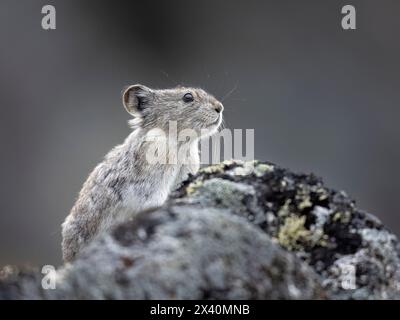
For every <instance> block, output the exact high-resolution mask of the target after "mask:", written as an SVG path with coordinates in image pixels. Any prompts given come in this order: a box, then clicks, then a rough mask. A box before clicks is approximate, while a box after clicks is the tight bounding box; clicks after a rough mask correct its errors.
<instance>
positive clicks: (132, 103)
mask: <svg viewBox="0 0 400 320" xmlns="http://www.w3.org/2000/svg"><path fill="white" fill-rule="evenodd" d="M152 95H153V90H151V89H150V88H148V87H146V86H144V85H141V84H135V85H133V86H129V87H128V88H126V89H125V90H124V93H123V96H122V102H123V104H124V107H125V109H126V111H128V112H129V113H130V114H131V115H133V116H135V117H138V116H140V115H141V112H142V111H143V109H144V108H145V107H146V104H147V103H148V102H149V101H150V99H151V97H152Z"/></svg>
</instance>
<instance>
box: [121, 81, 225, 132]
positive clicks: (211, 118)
mask: <svg viewBox="0 0 400 320" xmlns="http://www.w3.org/2000/svg"><path fill="white" fill-rule="evenodd" d="M123 103H124V106H125V109H126V110H127V111H128V112H129V113H130V114H131V115H133V116H134V117H135V118H134V119H133V120H132V121H131V123H132V124H133V125H140V126H141V127H143V128H147V129H155V128H159V129H162V130H168V128H169V125H170V122H171V121H175V122H176V124H177V129H178V132H179V131H181V130H185V129H191V130H195V131H196V132H197V133H199V134H201V135H203V136H204V135H210V134H213V133H214V132H216V131H217V130H218V127H219V126H220V124H221V122H222V111H223V109H224V107H223V105H222V103H221V102H219V101H218V100H217V99H215V98H214V97H213V96H212V95H210V94H208V93H207V92H205V91H204V90H202V89H198V88H185V87H176V88H173V89H164V90H156V89H151V88H148V87H146V86H143V85H140V84H136V85H133V86H130V87H128V88H127V89H126V90H125V91H124V94H123Z"/></svg>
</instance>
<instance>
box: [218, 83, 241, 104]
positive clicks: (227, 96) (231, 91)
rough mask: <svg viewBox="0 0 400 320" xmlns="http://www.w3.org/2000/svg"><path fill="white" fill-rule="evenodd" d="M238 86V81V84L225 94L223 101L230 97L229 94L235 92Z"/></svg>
mask: <svg viewBox="0 0 400 320" xmlns="http://www.w3.org/2000/svg"><path fill="white" fill-rule="evenodd" d="M237 87H238V83H236V84H235V85H234V87H233V88H232V89H231V90H230V91H229V92H228V93H227V94H225V95H224V96H223V97H222V99H221V101H222V102H224V101H225V99H227V98H229V96H230V95H231V94H232V93H234V92H235V91H236V89H237Z"/></svg>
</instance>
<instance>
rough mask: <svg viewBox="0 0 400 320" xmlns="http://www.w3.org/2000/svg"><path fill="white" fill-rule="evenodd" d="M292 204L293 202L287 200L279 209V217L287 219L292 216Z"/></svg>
mask: <svg viewBox="0 0 400 320" xmlns="http://www.w3.org/2000/svg"><path fill="white" fill-rule="evenodd" d="M291 203H292V200H290V199H287V200H286V201H285V204H284V205H283V206H282V207H281V208H280V209H279V211H278V216H280V217H285V216H288V215H289V214H290V204H291Z"/></svg>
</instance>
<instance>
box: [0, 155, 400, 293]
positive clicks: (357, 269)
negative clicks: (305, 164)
mask: <svg viewBox="0 0 400 320" xmlns="http://www.w3.org/2000/svg"><path fill="white" fill-rule="evenodd" d="M399 247H400V246H399V243H398V240H397V238H396V236H394V235H393V234H392V233H391V232H390V231H388V230H387V229H386V228H385V227H384V226H383V225H382V223H381V222H380V221H379V220H378V219H377V218H376V217H374V216H373V215H370V214H368V213H365V212H363V211H361V210H359V209H358V208H357V207H356V206H355V203H354V202H353V201H352V200H351V199H349V197H348V196H347V195H346V194H345V193H343V192H338V191H335V190H331V189H328V188H326V187H325V186H324V185H323V183H322V181H321V180H320V179H319V178H317V177H315V176H314V175H306V174H294V173H292V172H290V171H288V170H285V169H282V168H279V167H278V166H275V165H273V164H271V163H261V162H258V161H255V162H240V161H227V162H224V163H221V164H219V165H215V166H211V167H207V168H204V169H202V170H200V172H199V173H198V174H197V175H196V176H192V177H190V178H189V179H188V180H187V181H185V182H184V183H183V184H182V186H181V187H180V188H179V189H178V190H177V191H175V192H174V193H173V194H172V195H171V197H170V199H169V200H168V203H166V204H165V206H164V207H162V208H160V209H157V210H153V211H148V212H142V213H140V214H138V215H136V216H134V217H133V218H132V219H131V220H130V221H127V222H125V223H123V224H121V225H120V226H118V227H117V228H115V229H114V230H112V232H109V233H106V234H103V235H102V236H101V237H99V238H98V239H96V240H95V241H93V242H92V243H91V244H90V245H89V246H88V247H87V248H85V249H84V250H83V251H82V252H81V254H80V255H79V257H78V258H77V260H76V261H74V262H73V263H72V264H68V265H66V266H64V267H62V268H60V269H59V270H58V275H57V289H56V290H42V289H41V286H40V279H41V276H42V275H41V274H38V272H36V273H35V272H28V273H26V274H25V276H22V274H21V273H20V272H9V274H10V275H9V276H7V277H3V279H1V277H0V298H2V297H3V298H10V299H13V298H17V299H23V298H28V299H326V298H328V299H349V298H350V299H398V298H400V294H399V289H400V268H399V262H400V260H399V253H400V250H399ZM0 275H1V273H0ZM26 275H28V276H26Z"/></svg>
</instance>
